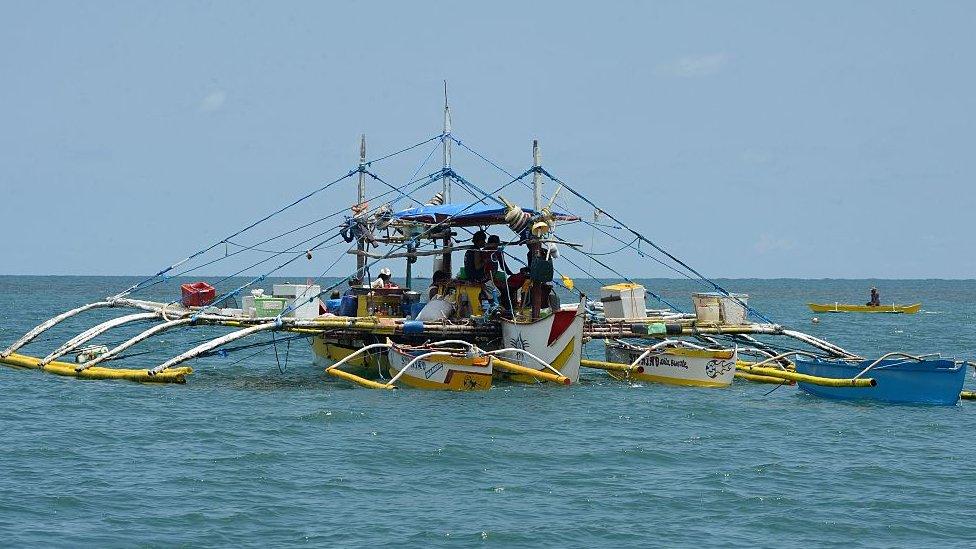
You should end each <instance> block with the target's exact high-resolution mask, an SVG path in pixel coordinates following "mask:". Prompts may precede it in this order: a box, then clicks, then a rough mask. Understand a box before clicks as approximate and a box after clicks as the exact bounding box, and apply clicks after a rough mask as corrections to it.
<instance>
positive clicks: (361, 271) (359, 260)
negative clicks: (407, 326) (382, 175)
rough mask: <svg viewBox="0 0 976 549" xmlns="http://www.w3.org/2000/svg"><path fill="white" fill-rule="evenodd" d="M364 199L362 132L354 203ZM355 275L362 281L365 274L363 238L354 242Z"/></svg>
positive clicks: (358, 203)
mask: <svg viewBox="0 0 976 549" xmlns="http://www.w3.org/2000/svg"><path fill="white" fill-rule="evenodd" d="M365 201H366V134H362V136H361V137H360V140H359V186H358V188H357V195H356V205H357V206H362V204H363V202H365ZM356 250H357V251H359V252H360V253H358V254H356V277H357V278H359V279H360V281H362V279H363V277H364V276H366V255H365V251H366V245H365V242H364V241H363V239H361V238H360V239H358V240H357V242H356Z"/></svg>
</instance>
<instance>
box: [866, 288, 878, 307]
mask: <svg viewBox="0 0 976 549" xmlns="http://www.w3.org/2000/svg"><path fill="white" fill-rule="evenodd" d="M867 304H868V306H869V307H880V306H881V294H879V293H878V289H877V288H871V301H868V303H867Z"/></svg>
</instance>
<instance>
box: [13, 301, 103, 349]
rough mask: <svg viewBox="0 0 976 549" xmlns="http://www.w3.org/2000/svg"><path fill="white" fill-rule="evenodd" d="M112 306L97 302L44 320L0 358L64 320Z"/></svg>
mask: <svg viewBox="0 0 976 549" xmlns="http://www.w3.org/2000/svg"><path fill="white" fill-rule="evenodd" d="M114 306H115V302H114V301H98V302H95V303H89V304H87V305H82V306H81V307H78V308H76V309H71V310H70V311H65V312H63V313H61V314H59V315H58V316H55V317H53V318H50V319H48V320H45V321H44V322H42V323H40V324H38V325H37V326H35V327H34V328H33V329H31V331H29V332H27V333H26V334H24V335H23V336H22V337H21V338H20V339H18V340H17V341H15V342H14V343H13V344H12V345H11V346H10V347H7V348H6V349H4V351H3V352H2V353H0V358H7V357H8V356H10V355H11V354H13V352H14V351H16V350H17V349H20V348H21V347H23V346H24V345H27V344H28V343H30V342H31V341H33V340H34V338H36V337H37V336H39V335H41V334H42V333H44V332H45V331H47V330H49V329H50V328H52V327H53V326H54V325H56V324H58V323H59V322H61V321H62V320H66V319H68V318H71V317H73V316H75V315H76V314H78V313H83V312H85V311H87V310H89V309H95V308H99V307H114Z"/></svg>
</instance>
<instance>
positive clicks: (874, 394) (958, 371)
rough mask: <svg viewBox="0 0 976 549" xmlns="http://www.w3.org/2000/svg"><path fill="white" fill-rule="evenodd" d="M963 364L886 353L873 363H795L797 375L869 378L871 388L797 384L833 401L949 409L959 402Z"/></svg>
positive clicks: (825, 361)
mask: <svg viewBox="0 0 976 549" xmlns="http://www.w3.org/2000/svg"><path fill="white" fill-rule="evenodd" d="M966 366H967V364H966V363H964V362H957V361H954V360H950V359H946V358H942V357H939V356H912V355H907V354H903V353H889V354H886V355H884V356H882V357H881V358H879V359H877V360H863V361H856V362H851V361H841V360H824V359H809V358H805V359H797V360H796V371H797V373H800V374H804V375H809V376H815V377H817V378H832V379H860V378H867V377H870V378H872V379H874V380H875V382H876V384H874V386H871V387H843V386H839V387H830V386H825V385H816V384H812V383H809V382H804V381H799V382H798V383H797V385H798V386H799V387H800V389H801V390H803V391H805V392H807V393H810V394H812V395H816V396H819V397H824V398H829V399H834V400H867V401H876V402H885V403H897V404H935V405H945V406H950V405H953V404H956V403H957V402H958V401H959V396H960V393H961V391H962V387H963V383H964V382H965V380H966Z"/></svg>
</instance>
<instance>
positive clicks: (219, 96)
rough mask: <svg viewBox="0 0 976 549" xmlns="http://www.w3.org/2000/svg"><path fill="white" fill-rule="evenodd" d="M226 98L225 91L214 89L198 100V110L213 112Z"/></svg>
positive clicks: (222, 104) (221, 105)
mask: <svg viewBox="0 0 976 549" xmlns="http://www.w3.org/2000/svg"><path fill="white" fill-rule="evenodd" d="M226 100H227V92H225V91H224V90H214V91H212V92H210V93H208V94H207V96H206V97H204V98H203V99H201V100H200V110H201V111H202V112H213V111H215V110H217V109H219V108H220V107H223V106H224V101H226Z"/></svg>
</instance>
